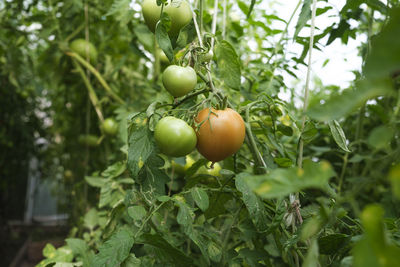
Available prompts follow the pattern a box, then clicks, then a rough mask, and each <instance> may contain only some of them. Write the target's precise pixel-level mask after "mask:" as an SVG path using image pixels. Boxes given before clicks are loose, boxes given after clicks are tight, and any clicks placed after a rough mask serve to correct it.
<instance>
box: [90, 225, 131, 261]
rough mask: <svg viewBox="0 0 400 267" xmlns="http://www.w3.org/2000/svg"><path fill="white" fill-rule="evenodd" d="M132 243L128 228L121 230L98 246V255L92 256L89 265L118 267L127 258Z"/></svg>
mask: <svg viewBox="0 0 400 267" xmlns="http://www.w3.org/2000/svg"><path fill="white" fill-rule="evenodd" d="M133 242H134V240H133V234H132V232H131V231H130V230H128V228H123V229H121V230H120V231H118V232H116V233H114V234H113V235H112V236H111V238H110V239H108V240H107V241H106V242H105V243H104V244H103V245H101V246H100V248H99V253H97V254H96V255H95V256H94V259H93V262H92V264H91V265H92V266H98V267H102V266H104V267H106V266H119V265H120V264H121V263H122V262H123V261H124V260H125V259H126V258H127V257H128V256H129V252H130V250H131V248H132V246H133Z"/></svg>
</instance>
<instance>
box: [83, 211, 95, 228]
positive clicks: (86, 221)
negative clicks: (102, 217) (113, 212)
mask: <svg viewBox="0 0 400 267" xmlns="http://www.w3.org/2000/svg"><path fill="white" fill-rule="evenodd" d="M98 223H99V216H98V215H97V210H96V209H95V208H92V209H90V210H89V211H88V212H87V213H86V214H85V217H84V218H83V225H84V226H85V227H86V228H88V229H89V230H93V229H94V228H95V227H96V226H97V225H98Z"/></svg>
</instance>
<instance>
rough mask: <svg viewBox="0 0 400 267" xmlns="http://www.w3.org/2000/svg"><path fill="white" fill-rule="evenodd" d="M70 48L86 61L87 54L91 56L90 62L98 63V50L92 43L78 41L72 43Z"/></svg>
mask: <svg viewBox="0 0 400 267" xmlns="http://www.w3.org/2000/svg"><path fill="white" fill-rule="evenodd" d="M69 48H70V49H71V50H72V51H73V52H75V53H77V54H78V55H80V56H81V57H83V58H84V59H86V54H87V55H88V56H89V59H90V62H91V63H95V62H96V61H97V49H96V47H95V46H94V45H93V44H92V43H90V42H87V41H86V40H84V39H76V40H74V41H72V43H71V44H70V46H69Z"/></svg>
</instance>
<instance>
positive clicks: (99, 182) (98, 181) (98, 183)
mask: <svg viewBox="0 0 400 267" xmlns="http://www.w3.org/2000/svg"><path fill="white" fill-rule="evenodd" d="M85 181H86V182H87V183H88V184H89V185H91V186H93V187H103V186H104V185H105V184H106V182H107V179H105V178H100V177H90V176H85Z"/></svg>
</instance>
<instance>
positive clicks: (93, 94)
mask: <svg viewBox="0 0 400 267" xmlns="http://www.w3.org/2000/svg"><path fill="white" fill-rule="evenodd" d="M73 62H74V65H75V67H76V69H77V70H78V72H79V74H80V75H81V77H82V80H83V82H84V83H85V85H86V88H87V89H88V92H89V99H90V101H91V102H92V104H93V107H94V109H95V110H96V114H97V116H98V117H99V120H100V121H101V122H103V121H104V116H103V113H102V110H101V105H100V102H99V99H98V97H97V95H96V92H95V91H94V89H93V87H92V85H91V84H90V82H89V80H88V79H87V77H86V75H85V72H84V71H83V69H82V68H81V66H79V64H78V63H77V62H76V61H75V60H73Z"/></svg>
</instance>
